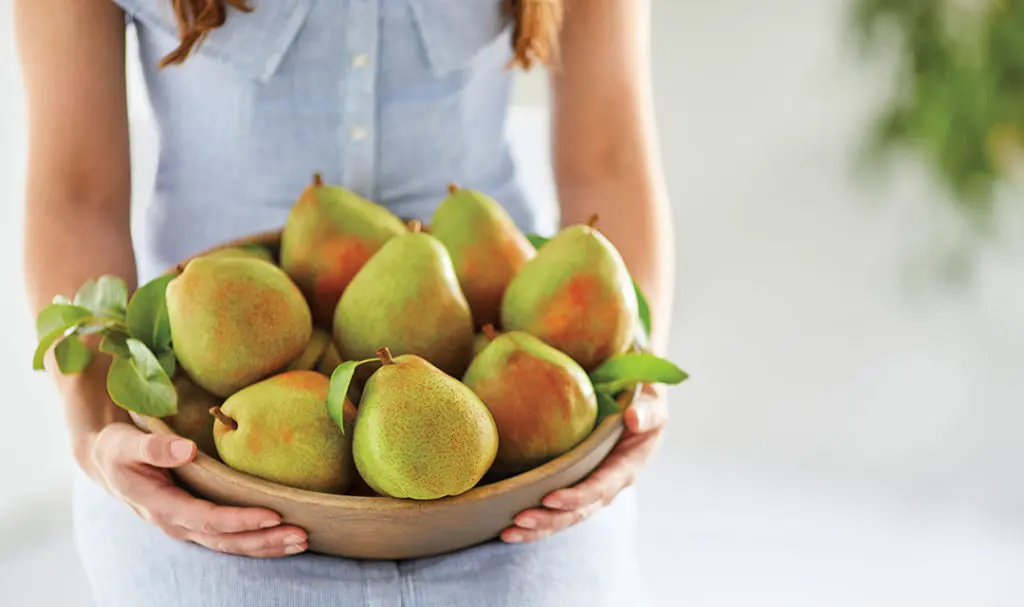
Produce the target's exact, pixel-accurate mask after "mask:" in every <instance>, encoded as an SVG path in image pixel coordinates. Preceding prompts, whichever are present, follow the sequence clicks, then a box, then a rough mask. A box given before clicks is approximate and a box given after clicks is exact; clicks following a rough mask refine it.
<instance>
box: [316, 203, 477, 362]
mask: <svg viewBox="0 0 1024 607" xmlns="http://www.w3.org/2000/svg"><path fill="white" fill-rule="evenodd" d="M411 227H412V232H411V233H408V234H404V235H402V236H396V237H395V238H392V239H391V240H389V241H388V242H387V244H385V245H384V246H383V247H382V248H381V250H380V251H378V252H377V254H376V255H374V256H373V259H371V260H370V261H369V262H367V264H366V265H365V266H363V269H362V270H360V271H359V273H358V274H356V277H355V278H353V279H352V282H351V283H350V284H349V286H348V288H347V289H346V290H345V293H344V294H342V296H341V300H340V301H339V302H338V309H337V311H336V312H335V316H334V341H335V343H337V344H338V351H339V353H340V354H341V357H342V358H343V359H344V360H361V359H366V358H371V357H373V356H374V355H375V352H376V351H377V349H378V348H379V347H380V344H389V346H388V347H390V348H391V350H392V352H394V353H395V355H396V356H397V355H401V354H416V355H418V356H422V357H423V358H426V359H427V360H429V361H431V362H432V363H433V364H434V365H436V366H437V367H438V368H440V369H441V370H442V371H444V372H445V373H448V374H449V375H453V376H461V375H462V373H463V372H464V371H465V370H466V367H467V366H468V365H469V359H470V357H471V356H472V353H473V339H474V333H473V320H472V317H471V314H470V310H469V304H468V303H467V302H466V297H465V295H463V293H462V290H461V289H460V287H459V282H458V279H457V278H456V276H455V269H454V268H453V267H452V260H451V257H450V256H449V255H448V251H447V250H445V248H444V245H442V244H441V243H440V241H438V240H437V238H435V237H434V236H433V235H431V234H424V233H422V232H420V231H419V230H420V227H421V226H420V224H419V222H417V221H413V222H411Z"/></svg>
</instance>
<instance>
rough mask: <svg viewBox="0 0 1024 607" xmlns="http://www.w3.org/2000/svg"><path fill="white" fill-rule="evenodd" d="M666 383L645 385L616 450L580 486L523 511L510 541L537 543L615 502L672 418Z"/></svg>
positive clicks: (509, 535) (626, 417)
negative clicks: (669, 417)
mask: <svg viewBox="0 0 1024 607" xmlns="http://www.w3.org/2000/svg"><path fill="white" fill-rule="evenodd" d="M660 388H661V387H660V386H659V387H657V388H656V387H654V386H644V389H643V391H641V392H640V394H639V395H638V397H637V399H636V401H635V402H634V403H633V404H632V405H631V406H629V407H628V408H627V409H626V411H625V413H624V414H623V419H624V421H625V425H626V429H625V431H624V432H623V434H622V437H621V438H620V439H619V442H618V444H616V445H615V449H613V450H612V452H611V453H610V454H609V455H608V457H606V458H605V460H604V461H603V462H602V463H601V465H600V466H598V467H597V469H596V470H594V472H593V473H592V474H591V475H590V476H589V477H587V478H586V479H585V480H583V481H582V482H580V483H579V484H578V485H576V486H574V487H569V488H567V489H560V490H558V491H553V492H552V493H549V494H548V495H547V496H546V497H545V498H544V500H543V502H542V503H543V504H544V507H542V508H532V509H530V510H525V511H523V512H521V513H519V515H518V516H516V518H515V521H514V522H515V525H513V526H512V527H509V528H508V529H505V530H504V531H503V532H502V534H501V539H502V540H503V541H506V542H511V543H517V542H531V541H535V540H539V539H543V538H545V537H547V536H549V535H551V534H553V533H555V532H557V531H561V530H562V529H565V528H566V527H571V526H572V525H575V524H577V523H579V522H581V521H583V520H586V519H587V518H588V517H590V515H592V514H594V513H595V512H597V511H598V510H599V509H600V508H602V507H604V506H607V505H608V504H611V503H612V500H614V499H615V496H616V495H618V494H619V492H620V491H622V490H623V489H625V488H626V487H629V486H630V485H632V484H633V481H634V479H635V478H636V475H637V473H638V472H639V471H640V469H641V468H643V466H644V464H646V463H647V460H648V459H649V458H650V457H651V455H652V454H653V453H654V450H655V449H656V448H657V446H658V443H660V442H661V436H662V433H663V432H664V429H665V423H666V422H667V421H668V406H667V404H666V402H665V395H664V392H663V391H662V390H661V389H660Z"/></svg>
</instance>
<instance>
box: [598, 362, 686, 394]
mask: <svg viewBox="0 0 1024 607" xmlns="http://www.w3.org/2000/svg"><path fill="white" fill-rule="evenodd" d="M688 377H689V376H688V375H687V374H686V372H685V371H683V370H682V369H680V368H679V367H677V366H676V365H675V364H674V363H672V362H671V361H669V360H666V359H664V358H659V357H657V356H655V355H653V354H648V353H632V352H631V353H627V354H619V355H618V356H613V357H612V358H610V359H608V360H607V361H605V362H604V364H602V365H601V366H600V367H598V368H596V369H594V370H593V371H592V372H591V373H590V380H591V381H592V382H594V388H595V389H597V390H598V391H601V392H607V393H610V394H618V393H619V392H621V391H623V390H625V389H626V388H629V387H630V386H635V385H637V384H669V385H675V384H679V383H682V382H684V381H686V379H687V378H688Z"/></svg>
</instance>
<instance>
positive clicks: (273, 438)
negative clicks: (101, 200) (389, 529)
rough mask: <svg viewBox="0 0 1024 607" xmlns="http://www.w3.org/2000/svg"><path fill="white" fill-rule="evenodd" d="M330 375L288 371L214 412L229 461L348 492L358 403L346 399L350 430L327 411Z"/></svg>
mask: <svg viewBox="0 0 1024 607" xmlns="http://www.w3.org/2000/svg"><path fill="white" fill-rule="evenodd" d="M329 387H330V379H328V378H327V377H325V376H323V375H321V374H320V373H317V372H315V371H288V372H285V373H281V374H279V375H275V376H273V377H271V378H268V379H265V380H263V381H261V382H258V383H256V384H253V385H251V386H248V387H246V388H244V389H242V390H239V391H238V392H236V393H235V394H233V395H232V396H231V397H230V398H228V399H227V400H226V401H224V404H223V405H221V406H220V407H214V408H213V409H212V410H211V411H210V413H212V414H213V416H214V417H215V418H216V421H215V423H214V427H213V438H214V442H215V443H216V445H217V453H218V454H219V455H220V459H221V461H223V462H224V463H225V464H227V465H228V466H230V467H232V468H234V469H235V470H238V471H240V472H245V473H246V474H251V475H252V476H256V477H259V478H262V479H264V480H268V481H272V482H275V483H279V484H282V485H287V486H289V487H295V488H298V489H307V490H309V491H320V492H324V493H344V492H345V491H347V490H348V488H349V487H350V486H351V484H352V479H353V475H354V471H355V467H354V465H353V462H352V450H351V441H350V438H349V437H351V436H352V431H351V430H352V425H353V424H354V421H355V417H356V409H355V406H354V405H353V404H352V403H351V402H349V401H348V400H346V401H345V403H344V418H345V420H346V422H347V424H348V426H347V427H346V432H344V433H342V431H341V429H340V428H339V427H338V425H337V424H336V423H335V422H334V420H333V419H332V418H331V415H330V413H329V412H328V410H327V390H328V388H329Z"/></svg>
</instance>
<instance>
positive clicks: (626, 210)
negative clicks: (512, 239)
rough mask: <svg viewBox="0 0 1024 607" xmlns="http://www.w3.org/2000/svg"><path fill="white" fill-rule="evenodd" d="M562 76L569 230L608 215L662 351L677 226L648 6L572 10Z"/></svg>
mask: <svg viewBox="0 0 1024 607" xmlns="http://www.w3.org/2000/svg"><path fill="white" fill-rule="evenodd" d="M567 9H568V10H567V12H566V23H565V28H564V30H563V32H562V36H561V42H562V54H561V65H560V66H559V68H558V69H556V70H553V72H552V77H551V83H552V90H553V93H554V94H553V102H554V103H553V105H552V109H553V126H554V128H553V133H552V139H553V155H554V165H555V167H554V171H555V180H556V182H557V184H558V196H559V203H560V206H561V210H562V223H563V224H572V223H581V222H584V221H586V220H587V218H588V217H590V215H591V214H593V213H597V214H598V215H599V219H598V228H599V229H600V231H601V232H602V233H603V234H604V235H605V236H607V237H608V239H609V240H611V242H612V243H613V244H614V245H615V246H616V248H618V250H619V252H620V253H621V254H622V257H623V259H624V260H625V262H626V266H627V267H628V268H629V271H630V273H631V274H632V275H633V278H634V279H635V280H636V282H637V284H639V285H640V288H641V289H642V290H643V292H644V294H645V295H646V296H647V300H648V303H649V304H650V307H651V323H652V335H651V346H652V348H653V349H654V350H655V351H656V352H658V353H663V352H664V349H665V346H666V344H667V342H668V329H669V327H668V323H669V314H670V311H671V308H672V291H673V275H674V267H673V260H674V259H675V252H674V250H673V246H674V243H673V237H672V218H671V216H670V212H669V205H668V196H667V194H666V188H665V184H664V177H663V175H662V168H661V161H660V158H659V154H658V140H657V133H656V128H655V126H654V125H655V120H654V110H653V102H652V90H651V77H650V70H649V63H650V60H649V59H650V58H649V40H650V38H649V20H650V6H649V3H648V2H646V1H630V2H585V1H582V0H579V1H577V0H572V1H570V2H568V4H567Z"/></svg>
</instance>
